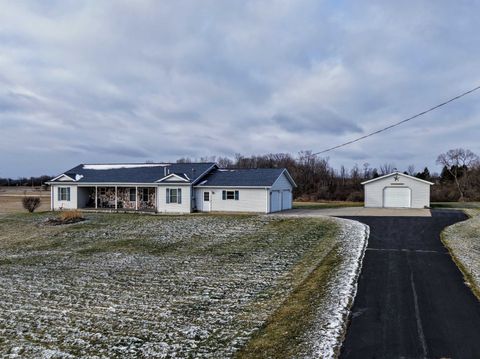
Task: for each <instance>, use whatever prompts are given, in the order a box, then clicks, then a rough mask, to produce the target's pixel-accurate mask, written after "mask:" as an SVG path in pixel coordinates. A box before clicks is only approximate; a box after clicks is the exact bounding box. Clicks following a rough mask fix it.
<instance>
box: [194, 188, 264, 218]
mask: <svg viewBox="0 0 480 359" xmlns="http://www.w3.org/2000/svg"><path fill="white" fill-rule="evenodd" d="M207 190H208V191H210V206H211V211H214V212H259V213H266V212H267V203H268V202H267V193H268V191H267V190H266V189H265V188H213V187H210V188H209V187H202V188H197V189H195V192H196V193H195V196H196V198H197V209H198V210H199V211H202V209H203V207H202V204H203V197H202V196H203V192H205V191H207ZM223 190H231V191H232V190H234V191H238V198H239V199H238V200H234V199H225V200H224V199H222V191H223Z"/></svg>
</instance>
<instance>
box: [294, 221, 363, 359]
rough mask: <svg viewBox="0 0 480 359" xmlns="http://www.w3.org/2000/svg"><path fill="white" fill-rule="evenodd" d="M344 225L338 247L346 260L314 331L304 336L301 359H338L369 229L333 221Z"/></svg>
mask: <svg viewBox="0 0 480 359" xmlns="http://www.w3.org/2000/svg"><path fill="white" fill-rule="evenodd" d="M334 220H335V221H337V222H338V223H339V224H340V225H341V232H340V237H341V239H340V241H339V247H338V248H337V250H338V253H339V254H340V256H341V258H343V261H342V263H341V265H339V266H338V270H337V271H335V272H333V273H331V278H330V280H329V281H328V284H327V286H328V287H327V288H325V291H326V296H325V299H324V300H323V301H322V303H321V305H320V306H319V307H318V308H317V315H316V319H315V323H314V325H313V327H312V329H311V330H310V331H309V332H307V333H306V334H305V335H304V340H305V344H304V345H303V347H304V348H305V351H304V352H303V353H301V355H299V356H298V357H299V358H325V359H326V358H336V357H337V356H338V353H339V350H340V347H341V344H342V341H343V339H344V336H345V333H346V329H347V328H346V326H347V318H348V315H349V313H350V309H351V307H352V305H353V300H354V298H355V295H356V293H357V282H358V277H359V275H360V270H361V267H362V262H363V257H364V255H365V249H366V247H367V242H368V237H369V233H370V228H369V227H368V226H367V225H365V224H362V223H360V222H357V221H352V220H347V219H340V218H334Z"/></svg>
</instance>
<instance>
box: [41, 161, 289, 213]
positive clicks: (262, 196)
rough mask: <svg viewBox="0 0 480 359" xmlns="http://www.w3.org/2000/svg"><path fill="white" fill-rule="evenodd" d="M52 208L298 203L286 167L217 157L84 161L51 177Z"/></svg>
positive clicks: (272, 207)
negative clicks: (221, 162) (229, 165)
mask: <svg viewBox="0 0 480 359" xmlns="http://www.w3.org/2000/svg"><path fill="white" fill-rule="evenodd" d="M48 184H49V185H50V186H51V209H52V210H62V209H96V210H101V209H107V210H116V211H151V212H158V213H191V212H195V211H201V212H256V213H271V212H278V211H282V210H287V209H291V208H292V190H293V188H294V187H296V184H295V182H294V180H293V179H292V177H291V176H290V174H289V173H288V171H287V170H286V169H284V168H255V169H221V168H219V167H218V166H217V164H215V163H124V164H81V165H78V166H76V167H74V168H72V169H70V170H68V171H66V172H64V173H62V174H60V175H58V176H57V177H55V178H53V179H51V180H50V181H49V182H48Z"/></svg>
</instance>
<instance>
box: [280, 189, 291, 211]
mask: <svg viewBox="0 0 480 359" xmlns="http://www.w3.org/2000/svg"><path fill="white" fill-rule="evenodd" d="M286 209H292V192H291V191H290V190H285V191H282V211H283V210H286Z"/></svg>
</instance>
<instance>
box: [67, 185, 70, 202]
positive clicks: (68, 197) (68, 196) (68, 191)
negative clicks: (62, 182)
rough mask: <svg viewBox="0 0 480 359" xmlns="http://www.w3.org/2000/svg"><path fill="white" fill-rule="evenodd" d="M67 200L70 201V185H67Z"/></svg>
mask: <svg viewBox="0 0 480 359" xmlns="http://www.w3.org/2000/svg"><path fill="white" fill-rule="evenodd" d="M67 201H70V187H67Z"/></svg>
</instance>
